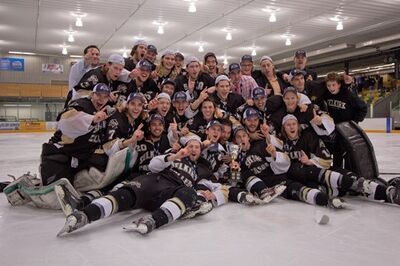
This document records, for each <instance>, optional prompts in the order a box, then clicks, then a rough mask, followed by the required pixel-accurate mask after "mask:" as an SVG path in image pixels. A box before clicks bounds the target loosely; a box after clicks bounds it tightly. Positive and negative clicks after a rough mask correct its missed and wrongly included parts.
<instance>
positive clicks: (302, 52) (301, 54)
mask: <svg viewBox="0 0 400 266" xmlns="http://www.w3.org/2000/svg"><path fill="white" fill-rule="evenodd" d="M298 56H304V57H307V53H306V51H305V50H303V49H300V50H297V51H296V52H295V53H294V57H298Z"/></svg>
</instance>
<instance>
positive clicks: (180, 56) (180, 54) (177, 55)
mask: <svg viewBox="0 0 400 266" xmlns="http://www.w3.org/2000/svg"><path fill="white" fill-rule="evenodd" d="M175 57H179V58H180V59H182V60H185V57H184V56H183V54H182V53H180V52H176V53H175Z"/></svg>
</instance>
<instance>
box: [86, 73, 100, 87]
mask: <svg viewBox="0 0 400 266" xmlns="http://www.w3.org/2000/svg"><path fill="white" fill-rule="evenodd" d="M87 81H88V82H91V83H92V84H93V85H96V84H97V83H98V82H99V78H98V77H97V76H96V75H91V76H90V77H89V78H88V79H87Z"/></svg>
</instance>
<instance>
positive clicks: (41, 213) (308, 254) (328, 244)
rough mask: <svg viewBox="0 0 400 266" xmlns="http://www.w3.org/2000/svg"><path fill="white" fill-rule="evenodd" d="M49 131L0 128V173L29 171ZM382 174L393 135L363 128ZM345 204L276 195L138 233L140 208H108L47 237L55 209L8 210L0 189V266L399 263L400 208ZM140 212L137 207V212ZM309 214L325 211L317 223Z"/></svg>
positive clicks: (391, 156)
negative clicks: (130, 226)
mask: <svg viewBox="0 0 400 266" xmlns="http://www.w3.org/2000/svg"><path fill="white" fill-rule="evenodd" d="M49 137H50V134H0V169H1V172H0V176H1V180H6V179H7V177H6V175H7V174H13V175H15V176H19V175H21V174H22V173H24V172H26V171H31V172H35V173H37V169H38V163H39V157H40V150H41V144H42V143H43V142H44V141H46V140H47V139H48V138H49ZM370 138H371V141H372V142H373V144H374V148H375V151H376V155H377V160H378V163H379V168H380V171H381V172H384V173H394V172H400V167H399V163H398V162H399V160H398V158H399V157H400V135H395V134H393V135H390V134H370ZM346 200H347V201H348V202H349V203H350V204H351V206H350V207H349V208H348V209H346V210H336V211H334V210H328V209H325V208H318V207H314V206H310V205H306V204H304V203H299V202H294V201H287V200H284V199H277V200H275V201H274V202H272V203H271V204H269V205H266V206H260V207H246V206H240V205H237V204H228V205H226V206H222V207H220V208H218V209H215V210H213V211H212V212H211V213H210V214H208V215H205V216H203V217H198V218H196V219H193V220H186V221H178V222H177V223H175V224H173V225H171V226H167V227H164V228H162V229H159V230H156V231H154V232H153V233H152V234H151V235H148V236H145V237H143V236H140V235H137V234H134V233H127V232H124V231H122V226H123V225H124V224H126V223H129V222H131V221H132V220H133V219H134V218H135V217H138V215H142V214H143V212H140V211H132V212H125V213H121V214H117V215H115V216H114V217H111V218H108V219H104V220H103V221H99V222H96V223H93V224H91V225H88V226H87V227H85V228H83V229H82V230H80V231H77V232H74V233H73V234H70V235H68V236H67V237H64V238H56V234H57V232H58V230H59V229H60V228H61V227H62V226H63V224H64V221H65V218H64V217H63V214H62V213H61V212H59V211H50V210H39V209H35V208H33V207H29V206H21V207H11V206H10V205H9V204H8V203H7V201H6V199H5V197H4V195H3V194H0V265H155V266H161V265H175V266H178V265H203V266H205V265H207V266H211V265H229V266H233V265H241V266H242V265H324V266H329V265H374V266H376V265H382V266H383V265H400V259H399V253H398V247H399V246H400V209H399V207H398V206H390V205H387V204H380V203H374V202H369V201H367V200H364V199H360V198H346ZM138 212H139V213H138ZM317 212H324V213H326V214H328V215H329V216H330V222H329V224H328V225H318V224H317V223H316V222H315V220H314V217H315V215H316V213H317Z"/></svg>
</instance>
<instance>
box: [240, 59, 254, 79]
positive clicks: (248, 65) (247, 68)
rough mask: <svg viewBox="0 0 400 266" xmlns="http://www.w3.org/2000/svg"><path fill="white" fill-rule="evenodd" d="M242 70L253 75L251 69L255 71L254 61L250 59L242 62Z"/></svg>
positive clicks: (243, 72)
mask: <svg viewBox="0 0 400 266" xmlns="http://www.w3.org/2000/svg"><path fill="white" fill-rule="evenodd" d="M240 71H242V74H243V75H247V76H251V71H253V63H252V62H250V61H243V62H241V63H240Z"/></svg>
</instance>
